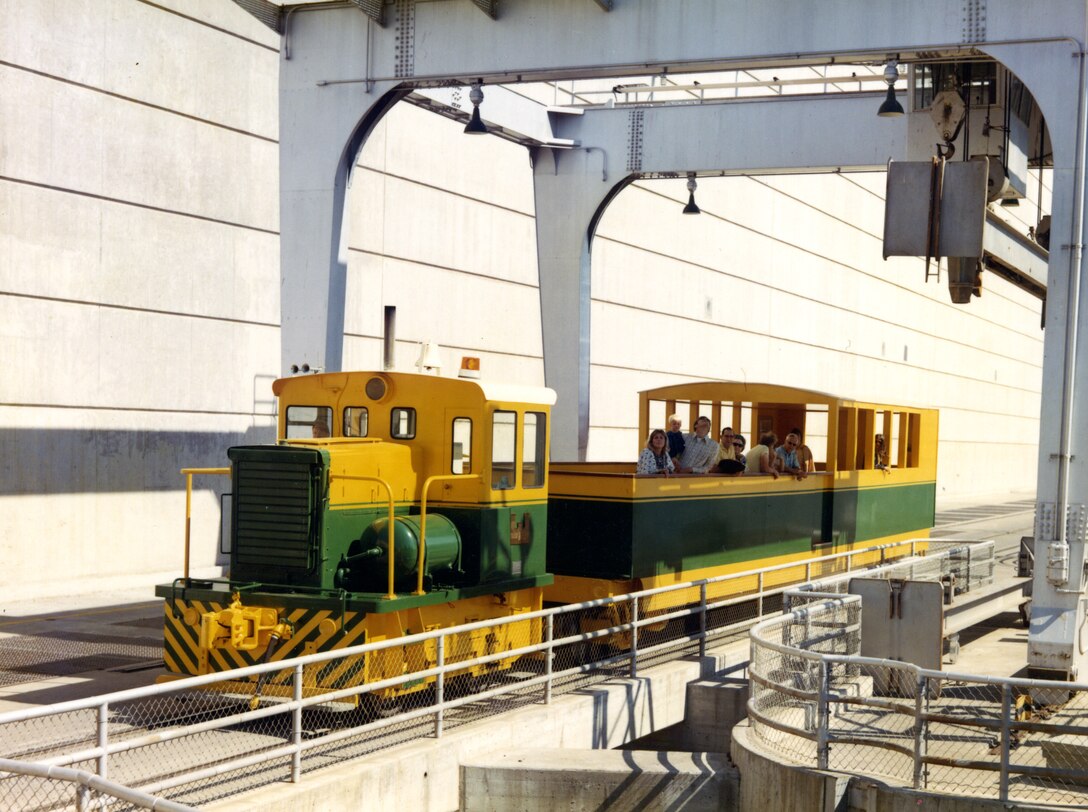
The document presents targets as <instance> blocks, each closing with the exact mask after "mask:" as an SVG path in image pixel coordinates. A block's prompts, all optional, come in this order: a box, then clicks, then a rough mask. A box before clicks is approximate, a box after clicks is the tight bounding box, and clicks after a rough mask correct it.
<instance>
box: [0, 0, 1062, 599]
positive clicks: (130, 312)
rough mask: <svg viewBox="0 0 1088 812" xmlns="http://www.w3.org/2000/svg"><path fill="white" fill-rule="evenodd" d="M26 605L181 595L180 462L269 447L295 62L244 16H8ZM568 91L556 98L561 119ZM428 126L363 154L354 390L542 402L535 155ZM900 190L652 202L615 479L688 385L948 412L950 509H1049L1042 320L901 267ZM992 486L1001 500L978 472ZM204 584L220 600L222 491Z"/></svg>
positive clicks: (203, 550) (211, 493)
mask: <svg viewBox="0 0 1088 812" xmlns="http://www.w3.org/2000/svg"><path fill="white" fill-rule="evenodd" d="M0 13H2V14H3V19H4V21H5V22H4V25H3V26H2V27H0V52H2V53H3V58H2V64H0V91H2V92H0V325H3V326H2V328H0V334H2V336H3V341H2V343H0V346H2V348H3V349H4V350H5V354H4V357H5V358H6V359H7V361H8V365H7V369H6V370H5V374H4V375H3V377H2V378H0V380H2V383H0V459H3V461H4V465H3V466H0V516H2V517H3V518H2V519H0V556H2V557H3V560H4V562H5V566H4V569H3V573H2V574H0V594H2V595H3V596H4V597H5V598H6V599H7V600H6V602H11V601H18V600H21V599H23V598H30V597H40V596H49V595H56V594H65V593H71V592H76V591H82V592H85V591H92V590H95V591H101V592H103V593H109V592H110V591H112V590H115V589H119V588H123V587H126V586H140V587H146V588H147V589H148V594H149V595H150V585H151V584H152V583H154V582H155V581H157V580H163V579H166V578H170V577H174V576H176V575H177V574H179V572H180V567H181V552H182V551H181V542H182V519H183V515H184V493H183V491H182V478H181V477H180V475H179V474H178V473H177V472H178V469H179V468H181V467H182V466H212V465H220V464H222V463H223V461H224V459H225V457H224V454H223V451H224V450H225V448H226V447H227V446H229V445H231V444H235V443H239V442H258V441H264V440H267V439H269V438H271V436H272V429H271V426H272V424H273V415H274V409H275V404H274V401H273V399H272V397H271V393H270V387H269V384H270V383H271V381H272V380H273V379H274V378H275V377H276V376H277V375H278V374H279V372H280V370H279V368H278V365H279V348H278V337H279V332H278V325H279V254H278V249H279V245H278V243H279V241H278V229H279V213H278V182H277V172H278V145H277V142H276V139H277V96H276V88H277V82H278V77H277V71H278V58H279V56H278V47H279V42H278V38H277V37H276V36H275V35H274V34H273V33H272V32H271V31H269V30H268V29H266V28H265V27H264V26H262V25H261V24H260V23H258V22H257V21H256V20H254V19H253V18H251V17H250V16H249V15H248V14H246V13H245V12H243V11H242V10H241V9H240V8H238V7H237V6H236V5H235V4H234V3H230V2H221V0H168V1H167V2H160V3H155V4H152V3H149V2H142V0H67V2H65V3H63V4H60V3H52V2H34V3H25V2H17V0H0ZM543 95H545V96H546V95H551V94H543ZM460 130H461V127H460V126H459V125H457V124H456V123H454V122H452V121H448V120H446V119H442V118H438V117H435V116H432V115H429V114H426V113H424V112H423V111H421V110H418V109H416V108H412V107H409V106H406V105H401V106H400V107H398V108H396V109H395V110H394V111H393V113H392V114H391V115H390V116H388V117H387V119H386V120H385V121H383V122H382V123H381V124H380V125H379V127H378V128H377V131H376V132H375V133H374V135H373V137H372V138H371V139H370V140H369V141H368V143H367V144H366V145H365V147H364V149H363V151H362V153H361V154H360V156H359V162H358V166H359V168H358V169H357V171H356V172H355V175H354V178H353V187H352V190H351V193H350V201H349V214H348V218H349V233H348V238H347V245H348V254H349V276H348V308H347V314H346V320H345V324H346V330H345V332H346V335H345V365H346V366H347V367H349V368H366V367H374V366H377V365H378V364H379V363H380V362H381V347H380V332H381V314H382V307H383V306H384V305H390V304H391V305H396V306H397V307H398V328H399V338H400V343H399V347H398V363H399V366H400V368H402V369H409V368H411V367H412V364H413V363H414V361H415V358H416V355H417V353H418V350H417V348H416V343H417V342H419V341H422V340H425V339H431V340H434V341H437V342H438V343H440V344H441V345H442V346H443V350H442V352H443V357H444V359H445V363H446V366H447V372H452V371H453V370H454V369H455V368H456V367H457V365H458V362H459V358H460V357H461V356H462V355H465V354H473V355H479V356H481V357H482V360H483V369H484V375H485V376H486V377H487V378H489V379H492V380H504V381H509V382H513V383H534V384H540V383H543V382H544V381H543V363H542V359H541V351H542V350H541V332H540V311H539V304H538V298H537V272H536V259H535V257H536V248H535V243H534V240H535V232H534V219H533V218H534V211H533V198H532V174H531V171H530V167H529V160H528V154H527V152H526V151H525V150H524V149H523V148H521V147H519V146H516V145H513V144H510V143H507V142H504V141H500V140H499V139H496V138H486V137H485V138H470V137H464V136H463V135H462V134H461V132H460ZM882 190H883V178H882V176H881V175H879V174H874V175H866V176H820V177H807V176H793V177H778V178H723V179H707V180H703V181H700V184H699V192H698V199H699V204H700V206H701V207H702V208H703V211H704V214H703V215H702V216H700V217H694V218H693V217H682V216H680V208H681V204H682V201H683V199H684V198H685V197H686V192H685V190H684V188H683V181H681V180H671V181H652V182H651V181H647V182H642V183H639V184H636V185H635V186H633V187H631V188H629V189H627V190H626V191H624V192H623V193H622V194H621V195H620V196H619V197H618V198H617V199H616V201H615V202H614V203H613V204H612V206H611V207H610V208H609V210H608V211H607V212H606V214H605V216H604V218H603V220H602V222H601V224H600V228H599V232H598V237H597V239H596V240H595V243H594V264H593V284H594V291H593V304H592V314H593V356H592V361H593V366H592V396H593V398H592V413H591V422H592V430H591V435H590V454H591V456H592V457H593V458H596V459H624V458H626V459H633V458H634V454H635V450H636V448H637V446H638V444H639V443H638V438H636V437H635V433H636V431H635V425H636V423H637V420H636V409H635V402H636V401H635V393H636V392H637V391H638V390H639V389H643V388H646V387H648V386H653V385H657V384H659V383H665V382H669V381H674V380H681V379H686V378H705V377H710V378H741V379H747V380H753V381H754V380H765V381H772V382H780V383H792V384H796V385H800V386H811V387H813V388H816V389H823V390H827V391H832V392H836V393H840V394H843V395H847V396H852V397H857V398H860V399H874V400H881V399H887V400H893V401H896V400H901V401H905V402H909V403H918V404H923V405H927V406H937V407H939V408H940V409H941V410H942V413H941V451H940V454H941V463H940V471H939V476H940V482H939V491H940V493H941V494H942V495H946V496H955V495H963V494H969V493H972V492H975V493H979V492H994V491H1008V490H1010V489H1031V488H1033V487H1034V475H1035V472H1034V466H1035V445H1036V435H1037V428H1038V426H1037V421H1038V418H1037V414H1038V399H1039V378H1040V366H1041V354H1042V333H1041V332H1040V330H1039V329H1038V321H1039V304H1038V303H1037V302H1035V301H1034V300H1031V299H1029V298H1028V297H1026V296H1024V295H1022V294H1020V293H1018V292H1017V291H1016V290H1014V289H1012V288H1010V287H1009V286H1008V285H1006V284H1004V283H1002V282H1000V281H997V280H993V279H991V278H989V277H987V289H986V292H985V294H984V297H983V298H982V299H981V300H975V301H974V302H973V303H972V304H971V305H970V306H968V307H966V308H956V307H953V306H952V305H951V304H949V303H948V300H947V293H946V291H945V289H944V287H943V285H935V284H930V285H928V286H925V285H923V283H922V269H921V263H920V261H917V260H896V261H891V262H887V263H885V262H884V261H883V260H882V259H881V258H880V239H879V237H880V233H881V223H882V195H883V191H882ZM980 466H984V470H985V471H986V476H978V475H977V472H978V471H979V469H980ZM194 520H195V524H194V559H193V560H194V567H195V568H196V570H197V571H198V572H201V573H213V572H217V571H218V568H219V566H220V565H221V563H222V561H221V558H220V556H218V554H217V552H216V537H217V526H216V523H217V521H218V516H217V489H216V488H215V487H213V483H212V482H211V481H210V480H204V481H200V482H198V491H197V494H196V498H195V502H194Z"/></svg>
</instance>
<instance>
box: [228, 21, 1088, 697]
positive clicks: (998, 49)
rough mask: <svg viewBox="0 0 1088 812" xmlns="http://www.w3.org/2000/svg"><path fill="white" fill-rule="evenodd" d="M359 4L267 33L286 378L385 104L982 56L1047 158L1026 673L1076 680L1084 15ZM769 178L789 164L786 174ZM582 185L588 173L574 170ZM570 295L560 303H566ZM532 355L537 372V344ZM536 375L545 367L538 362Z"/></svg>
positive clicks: (339, 291) (1084, 461) (330, 274)
mask: <svg viewBox="0 0 1088 812" xmlns="http://www.w3.org/2000/svg"><path fill="white" fill-rule="evenodd" d="M244 4H245V5H250V6H261V7H262V8H263V9H264V10H265V11H267V10H268V8H267V7H269V6H270V5H272V4H270V3H267V2H265V1H264V0H244ZM371 5H373V4H367V8H365V9H364V8H363V6H362V5H360V4H359V3H357V2H351V3H320V4H313V5H311V4H298V5H290V6H287V7H285V10H283V9H281V10H280V12H279V15H278V16H277V17H276V18H275V20H274V23H273V24H275V25H276V26H278V27H279V28H281V29H282V32H283V38H284V41H283V46H284V47H283V48H282V49H281V72H280V143H281V165H280V177H281V185H280V212H281V272H282V289H281V301H282V308H283V317H282V342H283V353H282V359H283V364H284V367H285V369H286V368H289V367H290V365H291V364H294V363H298V364H300V365H301V364H303V363H308V364H309V365H310V367H311V368H326V369H337V368H339V366H340V362H341V352H342V329H341V325H342V320H343V306H344V271H345V269H344V263H343V261H342V259H341V253H342V252H341V238H340V235H341V229H342V222H343V198H344V193H345V179H346V178H347V177H348V176H349V175H350V169H351V166H352V165H353V162H354V160H355V153H356V152H357V149H358V147H359V146H360V145H361V143H362V141H363V140H364V139H365V135H366V132H367V131H368V130H369V127H370V126H372V123H373V122H374V121H376V120H377V118H378V117H380V115H381V114H382V112H384V110H385V109H387V107H388V105H389V104H390V103H391V102H392V101H394V100H395V99H396V98H397V97H398V95H399V94H401V93H405V92H408V91H410V90H413V89H417V88H425V87H442V86H445V85H449V84H460V85H464V84H468V83H471V82H475V81H482V82H484V83H485V84H486V83H512V82H519V81H534V80H555V79H560V78H564V77H601V76H628V75H644V74H647V73H658V74H660V73H670V72H677V71H694V70H699V71H711V70H720V69H733V68H756V67H771V66H779V65H781V66H790V65H829V64H837V63H841V62H855V61H877V62H878V61H882V60H884V59H886V58H889V57H892V58H898V59H900V60H901V61H910V60H912V59H919V58H938V57H939V58H946V59H957V58H971V57H977V56H980V55H989V56H992V57H993V58H995V59H997V60H999V61H1000V62H1002V63H1003V64H1004V65H1005V66H1006V67H1008V68H1009V69H1010V70H1012V71H1013V72H1014V73H1015V74H1016V75H1017V76H1018V77H1019V78H1020V79H1021V80H1022V81H1023V82H1024V83H1025V85H1026V86H1027V87H1028V89H1029V90H1030V91H1031V93H1032V94H1033V95H1034V97H1035V98H1036V100H1037V101H1038V103H1039V105H1040V107H1041V109H1042V111H1043V113H1044V115H1045V117H1046V121H1047V126H1048V132H1049V134H1050V138H1051V144H1052V146H1053V155H1054V159H1053V166H1054V179H1053V209H1052V235H1053V236H1052V238H1051V245H1052V247H1053V249H1054V250H1052V252H1051V255H1050V263H1049V269H1048V288H1049V295H1048V306H1047V310H1046V326H1047V328H1048V329H1047V331H1046V339H1045V355H1044V369H1043V391H1044V393H1045V395H1046V396H1045V397H1044V399H1043V409H1042V420H1041V433H1040V446H1039V480H1038V499H1039V506H1038V510H1037V527H1036V539H1037V544H1038V549H1039V550H1040V559H1041V561H1040V567H1039V568H1037V575H1036V583H1035V614H1034V616H1033V621H1032V630H1031V646H1030V654H1029V656H1030V658H1031V662H1032V664H1033V665H1034V666H1035V667H1036V668H1041V669H1052V670H1054V671H1055V672H1060V673H1063V674H1070V673H1071V674H1073V675H1076V674H1077V673H1078V672H1079V673H1081V674H1083V673H1085V668H1086V667H1088V634H1086V633H1085V629H1086V628H1088V627H1086V626H1085V613H1084V602H1083V601H1082V600H1081V598H1082V597H1083V595H1084V592H1085V586H1086V575H1085V571H1084V565H1085V554H1084V547H1085V544H1084V542H1085V535H1086V532H1088V458H1085V457H1084V455H1081V456H1080V458H1077V457H1075V456H1074V455H1073V454H1072V449H1073V446H1074V436H1073V435H1074V427H1076V426H1084V425H1088V398H1086V397H1085V395H1084V394H1083V392H1082V390H1083V389H1084V387H1083V386H1081V387H1078V386H1077V385H1076V384H1077V382H1078V381H1083V380H1085V378H1086V377H1088V366H1086V360H1085V359H1088V353H1086V352H1085V349H1086V348H1085V347H1084V346H1083V345H1084V343H1085V341H1088V329H1084V328H1085V327H1086V326H1088V325H1085V324H1084V321H1085V314H1086V313H1088V308H1085V307H1083V306H1082V304H1083V302H1082V300H1083V298H1084V295H1085V292H1084V290H1083V287H1082V285H1081V276H1082V264H1081V257H1082V253H1083V246H1084V228H1083V220H1084V205H1083V204H1084V196H1085V185H1084V166H1085V114H1086V107H1088V105H1086V104H1085V69H1084V61H1085V60H1084V56H1085V55H1084V46H1083V42H1084V40H1085V38H1086V37H1088V24H1086V4H1085V3H1084V2H1083V0H1045V1H1044V0H1034V1H1033V2H1013V1H1012V0H962V2H958V3H957V2H953V3H949V2H947V1H946V0H920V1H919V2H915V3H909V4H908V3H901V2H893V1H892V0H876V1H875V2H869V3H839V4H826V3H825V4H814V3H809V2H805V0H765V1H764V2H760V3H751V2H736V3H723V2H720V1H719V0H674V2H670V3H661V2H657V0H615V2H590V0H491V2H488V3H485V4H480V3H476V2H471V3H470V2H463V0H431V2H415V0H397V2H396V3H395V4H392V3H386V4H385V5H384V6H382V7H381V8H377V9H375V8H371V7H370V6H371ZM484 6H486V8H484ZM481 9H483V10H484V11H486V12H487V13H486V14H481V13H480V11H481ZM756 109H758V108H756V107H751V108H749V110H751V111H755V110H756ZM575 154H577V155H578V156H579V157H574V155H575ZM553 157H554V156H553ZM596 157H597V156H596V155H594V156H593V158H596ZM542 158H543V156H539V155H538V160H537V168H536V169H535V178H536V180H537V183H538V186H540V187H541V189H542V190H541V191H540V192H538V200H539V199H540V196H541V195H542V194H543V195H547V194H550V193H549V192H547V191H545V190H543V186H544V184H545V183H546V182H545V181H544V180H543V176H544V174H545V173H544V170H543V169H542V168H541V167H542V166H544V165H546V163H547V162H546V161H544V160H541V159H542ZM579 160H581V161H583V162H585V161H586V151H585V150H580V151H578V152H577V153H572V155H571V156H570V157H567V156H564V157H561V158H560V159H559V161H558V162H557V163H555V166H557V167H558V166H562V165H563V164H564V163H569V164H570V165H571V166H572V168H574V167H576V166H577V162H578V161H579ZM780 162H781V163H786V164H788V163H789V160H788V157H785V158H782V159H781V160H780ZM831 163H834V161H832V162H831ZM690 168H691V167H684V169H690ZM583 170H584V171H586V172H591V171H592V169H591V168H590V167H589V166H584V167H583ZM627 174H630V173H627ZM560 175H562V170H560ZM557 177H558V176H557ZM624 177H626V175H625V176H624ZM602 185H607V184H602ZM587 195H588V197H589V198H592V195H589V193H587ZM605 197H606V195H604V194H602V195H600V196H599V198H598V199H597V200H596V202H595V203H594V201H593V200H592V199H587V200H585V201H582V202H581V203H580V205H581V206H582V210H581V216H582V217H583V218H588V219H582V220H581V223H582V225H581V227H580V231H579V234H578V240H582V239H585V240H587V241H588V234H589V231H588V227H587V223H588V222H590V221H592V219H593V216H594V214H595V213H597V212H598V211H599V210H600V206H601V204H602V202H603V201H604V200H605ZM548 228H553V227H548ZM554 228H556V229H558V228H559V226H558V225H556V226H554ZM563 239H564V243H563V246H562V247H558V246H551V247H549V246H548V245H546V244H544V245H542V248H541V257H542V261H541V274H542V277H543V276H544V274H545V267H544V266H545V264H547V263H546V262H545V261H544V259H543V257H544V255H545V253H546V252H548V253H556V254H559V253H562V252H565V254H564V255H565V256H566V259H565V260H563V263H565V265H564V267H566V268H567V270H566V273H567V274H568V275H571V274H572V273H573V272H572V271H571V270H570V269H571V268H572V267H575V266H574V263H573V257H574V252H573V249H572V248H571V247H570V245H571V243H572V242H573V240H574V238H573V237H571V236H570V235H569V234H568V235H564V237H563ZM581 252H582V245H581V243H580V242H579V248H578V252H577V257H578V265H577V275H578V278H579V280H580V279H581V275H582V274H583V273H588V268H585V269H583V267H582V253H581ZM549 262H551V260H549ZM555 262H556V263H557V264H558V263H559V260H558V259H556V260H555ZM548 273H551V272H550V271H549V272H548ZM548 284H549V283H547V282H544V281H543V279H542V300H544V299H546V298H547V297H548V296H549V295H550V294H549V293H547V292H546V291H544V288H545V287H546V286H547V285H548ZM583 290H584V288H582V287H579V288H578V292H579V295H580V294H581V292H583ZM571 295H572V292H571V291H566V292H565V293H564V296H566V297H567V299H565V300H564V301H563V302H560V303H559V304H558V306H566V304H567V302H569V301H570V298H569V297H570V296H571ZM545 306H546V307H549V308H551V307H552V305H548V304H545ZM581 306H582V305H581V302H580V300H579V307H581ZM579 330H580V331H582V332H580V334H579V338H578V344H579V347H578V349H579V350H582V349H586V350H587V351H588V347H585V348H583V347H582V342H583V339H585V340H588V333H587V332H585V331H584V327H583V326H582V325H581V320H579ZM555 351H559V352H568V351H569V348H566V347H559V348H558V349H557V350H554V349H553V350H552V352H555ZM545 352H546V356H547V354H548V352H549V349H548V346H547V345H546V347H545ZM545 363H546V369H547V368H548V366H550V364H551V362H550V361H549V360H548V358H547V357H546V358H545ZM549 374H551V373H549ZM548 383H549V384H552V385H556V388H557V389H560V390H561V394H562V395H563V397H565V398H578V397H579V394H580V393H581V391H582V382H581V381H580V379H579V378H578V377H577V376H576V377H575V378H574V379H572V380H563V381H559V382H556V383H553V381H551V380H549V381H548ZM579 408H581V407H579ZM577 419H578V418H577V417H576V418H575V420H577ZM574 425H575V426H577V423H575V424H574ZM557 428H558V427H557ZM576 433H577V434H580V432H576ZM562 434H563V432H562V430H559V431H556V433H555V435H556V436H562ZM579 446H582V442H581V438H579ZM1044 563H1045V564H1047V565H1048V566H1043V564H1044Z"/></svg>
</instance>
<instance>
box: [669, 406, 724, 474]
mask: <svg viewBox="0 0 1088 812" xmlns="http://www.w3.org/2000/svg"><path fill="white" fill-rule="evenodd" d="M709 434H710V418H709V417H706V416H705V415H702V416H700V417H699V419H698V420H696V421H695V431H693V432H691V433H690V434H686V435H684V453H683V454H681V455H680V464H679V466H677V470H678V471H679V473H681V474H705V473H706V472H707V471H709V470H710V467H711V466H712V465H713V464H714V456H715V455H716V454H717V453H718V444H717V443H716V442H715V441H714V440H712V439H711V438H710V437H708V436H707V435H709Z"/></svg>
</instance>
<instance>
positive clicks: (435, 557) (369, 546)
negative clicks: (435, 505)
mask: <svg viewBox="0 0 1088 812" xmlns="http://www.w3.org/2000/svg"><path fill="white" fill-rule="evenodd" d="M422 524H423V523H422V522H421V521H420V517H419V516H397V517H396V520H395V521H394V523H393V550H394V556H393V583H394V587H395V588H396V589H400V590H403V589H408V588H415V584H416V579H417V578H418V571H417V565H418V563H419V544H420V537H421V536H422V535H423V532H422ZM388 527H389V519H388V518H381V519H376V520H375V521H373V522H372V523H371V524H370V526H369V527H367V528H366V530H364V531H363V535H362V536H361V537H360V539H359V542H358V544H353V545H352V547H353V548H354V549H358V550H359V552H358V553H356V554H354V555H351V556H348V557H347V558H346V559H345V561H344V564H345V565H346V566H342V569H341V571H340V572H339V573H338V577H337V580H338V581H339V582H340V583H341V585H342V586H344V587H345V588H347V589H354V590H360V589H361V590H364V591H384V590H385V589H386V587H387V583H386V582H387V580H388V572H389V559H388V558H387V552H386V550H387V548H388V546H389V532H388ZM426 544H427V551H426V556H425V558H424V561H423V573H424V575H427V576H431V577H434V575H435V574H436V573H437V572H439V571H440V570H455V569H456V568H457V565H458V563H459V561H460V558H461V534H460V533H458V532H457V528H456V527H454V525H453V522H451V521H450V520H449V519H447V518H446V517H445V516H442V515H441V514H438V513H431V514H428V516H427V539H426Z"/></svg>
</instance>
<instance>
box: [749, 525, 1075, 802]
mask: <svg viewBox="0 0 1088 812" xmlns="http://www.w3.org/2000/svg"><path fill="white" fill-rule="evenodd" d="M944 553H945V555H943V556H940V557H930V556H927V557H926V558H924V559H921V560H917V559H915V560H911V561H909V562H905V563H902V564H896V565H893V566H890V567H887V568H885V570H884V571H885V573H886V574H887V575H888V577H895V578H911V579H915V580H919V579H921V580H924V579H933V580H939V581H942V582H943V583H945V584H946V585H948V586H949V588H953V589H955V590H957V591H960V590H962V591H968V590H970V589H972V588H977V587H978V586H980V585H981V584H982V583H985V580H986V577H987V572H988V571H989V572H990V573H991V574H992V555H991V556H986V554H985V551H984V549H982V548H980V547H976V548H975V549H969V548H968V549H963V548H960V547H956V546H954V545H949V547H948V548H946V549H945V550H944ZM844 583H845V579H840V580H837V581H832V582H824V583H819V584H814V585H806V586H810V587H812V588H811V589H805V590H791V591H790V592H789V593H788V594H787V601H788V605H789V608H790V609H789V612H788V613H786V614H784V615H782V616H780V617H776V618H772V619H769V620H764V621H762V622H760V623H759V624H757V625H756V626H755V627H754V628H753V629H752V630H751V643H752V654H751V660H750V664H749V679H750V682H751V695H750V701H749V707H748V710H749V719H750V723H751V728H752V731H753V733H754V734H755V736H756V738H757V740H758V741H759V743H760V744H761V746H762V747H765V748H766V749H768V750H769V751H772V752H774V753H776V754H778V755H780V756H781V757H783V758H784V760H787V761H791V762H793V763H796V764H799V765H804V766H810V767H816V768H818V769H828V770H834V771H838V772H843V773H853V774H857V775H863V776H869V777H874V778H878V779H879V780H882V781H884V782H886V783H888V784H890V785H893V786H902V787H911V788H913V789H918V790H926V791H930V792H938V793H947V794H951V795H959V796H973V797H979V798H989V799H997V800H999V801H1002V802H1005V803H1013V804H1031V805H1036V806H1039V805H1054V806H1080V807H1083V806H1085V805H1088V694H1086V693H1084V691H1086V690H1088V684H1078V683H1058V682H1044V681H1040V680H1026V679H1014V678H996V677H985V676H979V675H970V674H957V673H949V672H942V671H935V670H927V669H923V668H919V667H918V666H915V665H912V664H910V663H904V662H898V661H892V660H881V659H874V658H871V657H863V656H860V650H861V598H860V597H859V596H857V595H849V594H844V593H843V592H842V590H841V587H843V585H844Z"/></svg>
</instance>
